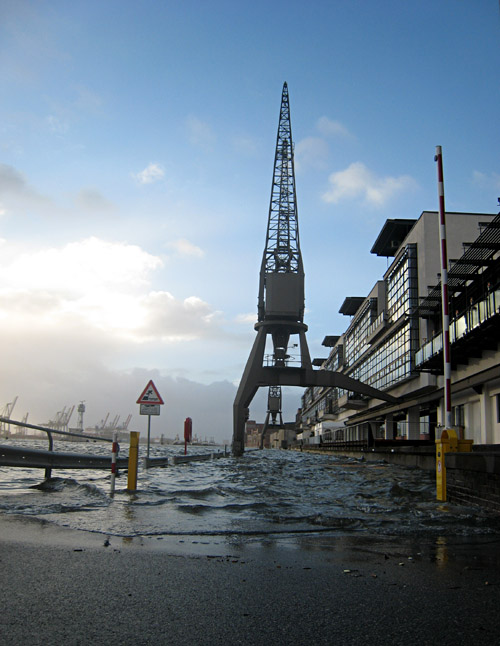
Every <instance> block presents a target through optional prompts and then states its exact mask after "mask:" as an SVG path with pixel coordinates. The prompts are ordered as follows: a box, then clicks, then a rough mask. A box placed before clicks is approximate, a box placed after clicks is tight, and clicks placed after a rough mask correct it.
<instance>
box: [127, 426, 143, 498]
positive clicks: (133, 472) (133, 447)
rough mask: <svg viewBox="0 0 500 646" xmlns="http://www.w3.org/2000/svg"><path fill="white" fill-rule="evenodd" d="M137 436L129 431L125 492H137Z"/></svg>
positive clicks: (134, 432) (135, 432) (136, 433)
mask: <svg viewBox="0 0 500 646" xmlns="http://www.w3.org/2000/svg"><path fill="white" fill-rule="evenodd" d="M139 435H140V433H138V432H137V431H130V448H129V451H128V479H127V491H137V466H138V464H139Z"/></svg>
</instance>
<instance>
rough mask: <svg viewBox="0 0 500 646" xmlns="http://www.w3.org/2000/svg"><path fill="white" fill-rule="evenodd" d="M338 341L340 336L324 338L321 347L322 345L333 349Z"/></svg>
mask: <svg viewBox="0 0 500 646" xmlns="http://www.w3.org/2000/svg"><path fill="white" fill-rule="evenodd" d="M339 339H340V336H325V338H324V339H323V341H322V343H321V345H324V346H325V348H333V347H334V346H335V344H336V343H337V341H338V340H339Z"/></svg>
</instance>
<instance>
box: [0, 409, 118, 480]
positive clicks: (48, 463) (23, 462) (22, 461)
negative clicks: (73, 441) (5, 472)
mask: <svg viewBox="0 0 500 646" xmlns="http://www.w3.org/2000/svg"><path fill="white" fill-rule="evenodd" d="M0 422H4V423H5V424H12V425H13V426H20V427H21V428H31V429H34V430H36V431H43V432H44V433H47V439H48V441H49V450H48V451H39V450H37V449H22V448H19V447H9V446H4V447H3V448H4V449H7V451H6V452H5V457H4V458H2V456H1V455H0V466H14V467H19V466H23V467H33V468H41V469H43V468H44V469H45V478H46V479H47V478H50V476H51V475H52V467H56V466H59V468H63V469H107V468H109V467H110V464H111V459H110V458H108V457H105V456H91V455H83V454H77V453H72V454H71V453H66V454H64V453H55V452H54V440H53V437H52V434H53V433H55V434H56V435H63V436H64V435H66V436H71V437H79V438H82V439H87V440H94V441H100V442H113V440H112V439H109V438H107V437H95V436H93V435H85V433H74V432H73V431H59V430H57V429H54V428H47V427H46V426H38V425H37V424H28V423H27V422H18V421H16V420H12V419H9V418H7V417H0ZM8 449H13V450H14V451H19V455H18V456H17V457H16V456H15V455H14V454H13V453H11V452H9V450H8ZM23 451H25V457H22V452H23ZM30 451H31V452H32V454H31V458H32V459H33V460H34V461H35V462H36V464H32V463H31V459H30V461H29V460H28V452H30ZM35 453H37V454H38V457H35ZM64 455H66V456H72V460H69V458H68V459H67V460H66V464H71V465H73V464H75V465H76V466H64V463H65V459H64V458H59V457H56V456H64ZM8 456H9V457H8ZM76 457H79V458H80V461H78V460H77V459H76ZM44 458H45V459H44ZM2 460H6V461H7V460H11V461H12V462H16V461H18V462H19V463H12V464H10V463H9V464H8V463H7V462H3V461H2ZM57 460H60V462H59V463H57V464H56V461H57ZM87 460H92V461H93V462H94V461H95V460H97V461H96V462H95V464H101V463H102V464H103V465H104V463H105V465H106V466H83V465H85V464H88V462H86V461H87ZM28 461H29V464H28ZM79 465H80V466H79Z"/></svg>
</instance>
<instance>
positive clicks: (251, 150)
mask: <svg viewBox="0 0 500 646" xmlns="http://www.w3.org/2000/svg"><path fill="white" fill-rule="evenodd" d="M233 146H234V148H235V149H236V150H237V151H238V152H240V153H243V154H244V155H255V153H256V152H257V151H258V149H259V142H258V141H257V139H254V138H253V137H250V136H245V135H240V136H237V137H233Z"/></svg>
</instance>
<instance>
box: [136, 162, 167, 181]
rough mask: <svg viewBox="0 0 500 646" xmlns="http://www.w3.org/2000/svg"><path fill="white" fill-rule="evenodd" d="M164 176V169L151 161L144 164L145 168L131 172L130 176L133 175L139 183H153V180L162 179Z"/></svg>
mask: <svg viewBox="0 0 500 646" xmlns="http://www.w3.org/2000/svg"><path fill="white" fill-rule="evenodd" d="M164 176H165V171H164V170H163V168H162V167H161V166H159V165H158V164H153V163H151V164H149V165H148V166H146V168H145V169H144V170H141V171H140V172H139V173H137V174H132V177H134V178H135V180H136V181H137V182H138V183H139V184H153V183H154V182H158V181H159V180H161V179H163V177H164Z"/></svg>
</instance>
